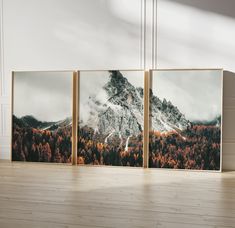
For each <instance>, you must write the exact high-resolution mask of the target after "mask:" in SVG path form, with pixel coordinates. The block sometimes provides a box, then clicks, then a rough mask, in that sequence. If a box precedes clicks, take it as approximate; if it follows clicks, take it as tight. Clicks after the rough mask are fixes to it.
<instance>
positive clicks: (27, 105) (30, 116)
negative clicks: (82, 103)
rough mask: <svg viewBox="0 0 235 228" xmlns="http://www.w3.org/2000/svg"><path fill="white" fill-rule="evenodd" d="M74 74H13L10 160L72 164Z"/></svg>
mask: <svg viewBox="0 0 235 228" xmlns="http://www.w3.org/2000/svg"><path fill="white" fill-rule="evenodd" d="M72 80H73V72H69V71H68V72H14V73H13V97H12V102H13V117H12V160H13V161H30V162H57V163H69V162H71V138H72V118H71V117H72V98H73V97H72Z"/></svg>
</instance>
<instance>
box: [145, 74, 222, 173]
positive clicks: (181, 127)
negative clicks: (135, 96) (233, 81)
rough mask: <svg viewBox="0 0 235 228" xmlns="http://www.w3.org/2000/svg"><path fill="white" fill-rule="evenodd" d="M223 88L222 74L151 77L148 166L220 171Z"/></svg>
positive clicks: (161, 75) (154, 75)
mask: <svg viewBox="0 0 235 228" xmlns="http://www.w3.org/2000/svg"><path fill="white" fill-rule="evenodd" d="M222 85H223V71H222V70H221V69H208V70H153V71H151V72H150V133H149V167H151V168H170V169H193V170H217V171H221V168H222V167H221V164H222V161H221V160H222V137H221V132H222V131H221V128H222Z"/></svg>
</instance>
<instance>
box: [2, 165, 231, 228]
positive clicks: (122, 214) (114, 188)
mask: <svg viewBox="0 0 235 228" xmlns="http://www.w3.org/2000/svg"><path fill="white" fill-rule="evenodd" d="M234 224H235V172H225V173H207V172H186V171H171V170H159V169H148V170H146V169H140V168H123V167H115V168H113V167H75V166H70V165H56V164H38V163H17V162H15V163H9V162H0V227H1V228H9V227H17V228H34V227H37V228H42V227H48V228H49V227H50V228H54V227H56V228H62V227H63V228H65V227H66V228H75V227H76V228H80V227H88V228H89V227H110V228H111V227H117V228H119V227H122V228H123V227H144V228H146V227H151V228H162V227H166V228H171V227H172V228H173V227H174V228H176V227H177V228H178V227H180V228H189V227H190V228H194V227H195V228H196V227H197V228H198V227H200V228H202V227H206V228H212V227H220V228H221V227H234Z"/></svg>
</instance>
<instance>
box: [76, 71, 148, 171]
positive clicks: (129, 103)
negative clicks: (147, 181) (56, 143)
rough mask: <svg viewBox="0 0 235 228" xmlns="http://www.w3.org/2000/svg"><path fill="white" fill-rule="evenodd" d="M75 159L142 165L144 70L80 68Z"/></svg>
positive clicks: (113, 164) (111, 164) (86, 163)
mask: <svg viewBox="0 0 235 228" xmlns="http://www.w3.org/2000/svg"><path fill="white" fill-rule="evenodd" d="M79 75H80V76H79V85H80V86H79V121H78V123H79V127H78V129H79V130H78V148H77V150H78V155H77V163H78V164H85V165H110V166H135V167H142V166H143V129H144V117H143V113H144V104H143V99H144V71H138V70H136V71H128V70H126V71H119V70H113V71H80V72H79Z"/></svg>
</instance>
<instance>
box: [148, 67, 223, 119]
mask: <svg viewBox="0 0 235 228" xmlns="http://www.w3.org/2000/svg"><path fill="white" fill-rule="evenodd" d="M221 87H222V78H221V71H220V70H196V71H195V70H194V71H193V70H191V71H154V72H153V83H152V89H153V93H154V94H155V95H157V96H158V97H159V98H160V99H161V100H163V98H165V99H166V100H167V101H171V102H172V104H173V105H174V106H177V107H178V109H179V110H180V112H181V113H183V114H185V117H186V118H187V119H188V120H190V121H209V120H213V119H214V118H215V117H217V116H219V115H221V105H222V88H221Z"/></svg>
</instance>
